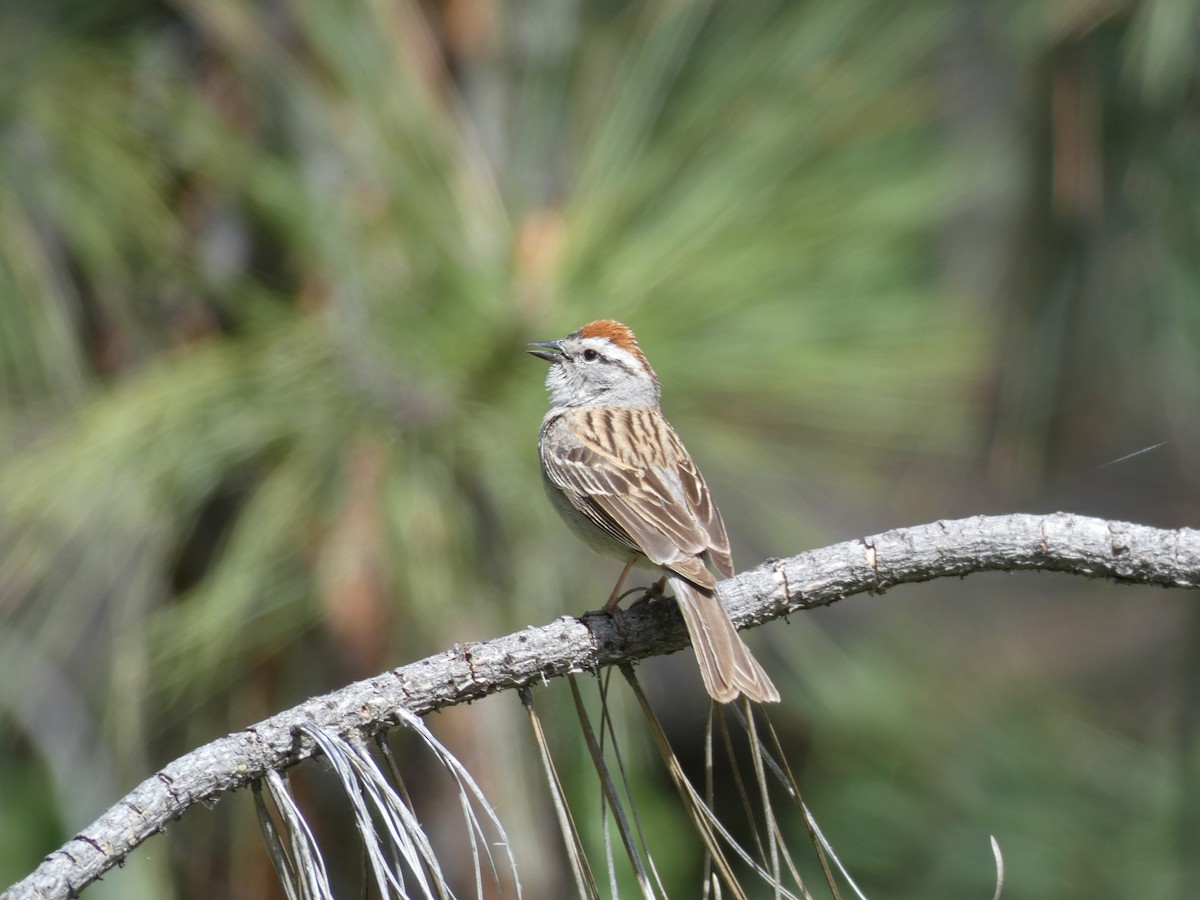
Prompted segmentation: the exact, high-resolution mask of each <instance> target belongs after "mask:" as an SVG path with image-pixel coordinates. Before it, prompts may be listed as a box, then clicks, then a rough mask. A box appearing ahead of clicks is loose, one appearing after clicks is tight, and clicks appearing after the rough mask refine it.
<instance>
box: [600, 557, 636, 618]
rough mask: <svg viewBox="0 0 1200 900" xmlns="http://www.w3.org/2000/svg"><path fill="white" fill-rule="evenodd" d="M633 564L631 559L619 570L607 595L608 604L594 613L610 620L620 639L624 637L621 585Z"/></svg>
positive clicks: (633, 560) (633, 561) (634, 560)
mask: <svg viewBox="0 0 1200 900" xmlns="http://www.w3.org/2000/svg"><path fill="white" fill-rule="evenodd" d="M635 562H637V560H636V559H631V560H630V561H629V562H627V563H625V568H623V569H622V570H621V577H620V578H618V579H617V583H616V584H615V585H614V586H613V589H612V593H611V594H609V595H608V602H607V603H605V604H604V608H603V609H600V610H597V611H596V613H597V614H599V613H603V614H604V615H606V616H608V617H609V618H610V619H612V620H613V623H614V624H615V625H616V626H617V631H619V632H621V635H622V637H623V636H624V635H625V620H624V618H622V616H621V585H623V584H624V583H625V576H626V575H628V574H629V570H630V569H632V568H633V564H634V563H635ZM588 615H592V613H588Z"/></svg>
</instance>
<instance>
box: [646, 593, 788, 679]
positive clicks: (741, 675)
mask: <svg viewBox="0 0 1200 900" xmlns="http://www.w3.org/2000/svg"><path fill="white" fill-rule="evenodd" d="M668 577H669V580H670V582H671V588H672V590H673V591H674V592H675V600H676V602H677V603H678V604H679V610H680V612H682V613H683V621H684V623H685V624H686V625H687V630H688V635H689V636H690V637H691V639H692V646H693V647H694V648H695V650H696V660H697V661H698V662H699V663H700V676H701V677H702V678H703V679H704V687H705V688H706V689H707V690H708V693H709V696H711V697H712V698H713V699H714V700H716V701H717V702H718V703H730V702H732V701H733V700H736V699H737V697H738V695H739V694H740V695H743V696H745V697H747V698H748V699H750V700H754V701H756V702H758V703H775V702H778V700H779V691H777V690H776V689H775V685H774V684H772V683H771V679H770V678H768V677H767V673H766V672H764V671H763V667H762V666H760V665H759V664H758V660H756V659H755V658H754V656H753V654H751V652H750V648H749V647H747V646H746V643H745V641H743V640H742V638H741V635H739V634H738V633H737V629H736V628H734V626H733V621H732V620H731V619H730V618H729V613H728V612H726V611H725V607H724V606H722V605H721V600H720V598H719V597H717V595H716V593H714V592H712V591H708V590H705V589H704V588H701V587H697V586H696V585H694V584H692V583H691V582H690V581H686V580H684V579H683V578H680V577H678V576H676V575H671V576H668Z"/></svg>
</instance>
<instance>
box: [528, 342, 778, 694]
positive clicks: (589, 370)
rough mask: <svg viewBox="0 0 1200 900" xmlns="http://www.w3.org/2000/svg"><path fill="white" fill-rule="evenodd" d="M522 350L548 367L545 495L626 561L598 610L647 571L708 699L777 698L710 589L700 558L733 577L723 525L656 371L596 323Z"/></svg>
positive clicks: (633, 346) (541, 441) (542, 451)
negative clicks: (687, 642) (664, 588)
mask: <svg viewBox="0 0 1200 900" xmlns="http://www.w3.org/2000/svg"><path fill="white" fill-rule="evenodd" d="M529 346H530V347H532V348H536V349H531V350H529V351H528V352H529V353H530V354H532V355H533V356H536V357H539V358H540V359H543V360H545V361H546V362H548V363H549V364H550V369H549V371H548V372H547V375H546V389H547V391H548V392H549V394H550V411H549V412H548V413H547V414H546V417H545V418H544V419H543V420H542V425H541V429H540V431H539V432H538V455H539V457H540V459H541V469H542V481H543V484H544V486H545V488H546V494H547V496H548V497H549V498H550V502H551V504H553V506H554V508H555V509H556V510H557V511H558V513H559V515H561V516H562V518H563V519H564V520H565V521H566V523H567V525H569V526H570V527H571V529H572V530H573V531H574V532H575V534H576V535H577V536H578V537H579V538H580V539H582V540H583V542H584V543H585V544H587V545H588V546H589V547H591V548H592V549H593V550H595V551H596V552H597V553H600V554H602V555H605V556H610V557H614V558H616V559H618V560H621V561H623V562H624V563H625V567H624V569H622V571H621V575H620V577H619V578H618V579H617V583H616V586H615V587H614V588H613V590H612V594H611V595H610V596H609V599H608V603H607V604H606V606H605V608H604V611H605V612H608V613H609V614H614V612H615V611H616V610H618V609H619V606H618V603H619V602H620V599H621V593H620V592H621V586H622V585H623V584H624V583H625V578H626V576H627V575H628V574H629V571H630V569H631V568H632V567H634V566H635V565H637V566H641V567H646V568H651V569H655V570H657V571H658V572H660V573H661V574H662V575H663V577H664V578H665V580H666V581H667V582H668V583H669V584H670V586H671V590H672V593H673V594H674V595H675V600H676V604H677V605H678V607H679V610H680V612H681V613H682V615H683V620H684V623H685V624H686V625H687V630H688V635H689V636H690V638H691V642H692V646H693V648H694V649H695V651H696V659H697V661H698V662H699V664H700V675H701V677H702V679H703V680H704V687H705V689H706V690H707V691H708V694H709V696H711V697H712V698H713V699H714V700H715V701H717V702H718V703H730V702H732V701H734V700H736V699H737V698H738V697H739V696H743V697H746V698H747V699H749V700H752V701H755V702H759V703H766V702H776V701H778V700H779V691H778V690H776V688H775V685H774V684H772V683H771V679H770V678H769V677H768V676H767V673H766V672H765V671H764V670H763V668H762V666H761V665H760V664H759V663H758V660H756V659H755V658H754V656H753V654H752V653H751V652H750V648H749V647H747V646H746V644H745V642H744V641H743V640H742V638H741V636H740V635H739V634H738V632H737V629H736V628H735V627H734V624H733V621H732V620H731V619H730V618H729V613H728V612H727V611H726V610H725V607H724V606H723V605H722V603H721V600H720V598H719V597H718V596H717V590H716V588H717V581H716V578H715V577H714V575H713V572H712V571H711V570H710V569H709V567H708V565H706V564H711V566H712V567H714V568H715V569H716V570H717V572H719V573H720V574H721V575H722V576H723V577H726V578H729V577H731V576H732V575H733V559H732V557H731V555H730V549H729V538H728V536H727V535H726V532H725V524H724V522H723V521H722V519H721V513H720V511H719V510H718V509H717V506H716V504H715V503H714V502H713V500H712V497H711V496H710V495H709V492H708V486H707V485H706V484H705V483H704V478H703V477H702V476H701V475H700V470H699V469H698V468H697V467H696V463H695V462H694V461H693V460H692V457H691V455H690V454H689V453H688V452H687V450H686V449H685V448H684V446H683V442H682V441H680V439H679V436H678V435H677V434H676V433H675V429H674V428H672V427H671V424H670V423H669V422H668V421H667V420H666V418H665V417H664V416H663V414H662V410H661V409H660V400H661V395H662V391H661V387H660V385H659V381H658V376H657V375H656V374H655V373H654V369H653V368H651V366H650V362H649V360H647V359H646V355H645V354H644V353H643V352H642V350H641V347H639V346H638V342H637V338H636V337H635V336H634V334H633V332H632V331H631V330H630V329H629V327H628V326H626V325H623V324H621V323H620V322H617V321H614V320H612V319H601V320H599V321H595V322H591V323H589V324H587V325H584V326H583V327H582V328H580V329H579V330H578V331H575V332H573V333H571V334H569V335H567V336H566V337H565V338H562V339H560V340H554V341H531V342H530V344H529ZM661 584H662V579H660V580H659V583H658V584H657V585H656V586H655V587H656V588H661ZM651 591H654V588H652V589H651Z"/></svg>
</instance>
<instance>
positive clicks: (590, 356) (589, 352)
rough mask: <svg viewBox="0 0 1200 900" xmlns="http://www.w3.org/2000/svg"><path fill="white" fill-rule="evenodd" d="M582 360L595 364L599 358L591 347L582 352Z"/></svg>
mask: <svg viewBox="0 0 1200 900" xmlns="http://www.w3.org/2000/svg"><path fill="white" fill-rule="evenodd" d="M583 358H584V359H586V360H587V361H588V362H595V361H596V360H598V359H599V358H600V354H599V353H598V352H597V351H595V350H593V349H592V348H591V347H588V348H587V349H586V350H584V351H583Z"/></svg>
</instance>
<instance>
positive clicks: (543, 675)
mask: <svg viewBox="0 0 1200 900" xmlns="http://www.w3.org/2000/svg"><path fill="white" fill-rule="evenodd" d="M1020 569H1044V570H1048V571H1058V572H1069V573H1072V574H1075V575H1084V576H1089V577H1104V578H1108V579H1110V580H1113V581H1118V582H1122V583H1126V584H1151V585H1159V586H1162V587H1180V588H1194V587H1196V586H1197V585H1200V531H1196V530H1194V529H1190V528H1183V529H1179V530H1176V531H1164V530H1161V529H1156V528H1149V527H1146V526H1143V525H1131V524H1127V523H1124V522H1108V521H1104V520H1101V519H1092V518H1084V517H1081V516H1072V515H1069V514H1065V513H1057V514H1054V515H1049V516H1032V515H1012V516H995V517H976V518H971V519H961V520H958V521H952V522H935V523H933V524H931V525H922V526H918V527H915V528H902V529H897V530H894V531H888V532H885V533H884V534H879V535H875V536H873V537H868V538H862V539H860V540H854V541H847V542H845V543H841V544H835V545H833V546H831V547H826V548H823V549H820V550H811V551H809V552H807V553H801V554H800V555H798V556H793V557H791V558H789V559H783V560H773V561H768V562H766V563H764V564H763V565H761V566H759V567H758V568H756V569H753V570H751V571H748V572H743V573H742V574H741V575H738V576H736V577H734V578H731V579H729V580H728V581H724V582H722V583H721V585H720V593H721V599H722V600H723V601H724V602H725V605H726V606H727V607H728V608H729V610H730V613H731V615H732V616H733V618H734V621H736V622H738V623H739V624H740V625H743V626H749V625H757V624H760V623H762V622H765V621H768V620H770V619H776V618H779V617H781V616H785V615H787V614H789V613H792V612H795V611H797V610H801V609H808V608H811V607H814V606H825V605H828V604H830V603H833V602H835V601H837V600H840V599H842V598H843V597H847V596H850V595H851V594H857V593H862V592H864V591H866V592H871V593H878V592H881V591H884V590H886V589H887V588H889V587H892V586H893V585H897V584H905V583H909V582H917V581H929V580H932V579H934V578H941V577H945V576H963V575H968V574H970V573H972V572H980V571H989V570H1000V571H1013V570H1020ZM624 619H625V624H626V627H627V632H628V633H627V636H622V635H621V634H620V633H618V632H617V630H616V628H615V627H614V625H613V623H612V621H611V620H610V619H608V618H607V617H605V616H592V617H589V618H587V619H585V620H580V619H576V618H571V617H563V618H561V619H558V620H556V621H554V622H552V623H550V624H549V625H544V626H542V627H540V628H528V629H526V630H524V631H520V632H517V633H515V634H510V635H508V636H506V637H501V638H496V639H495V640H491V641H485V642H482V643H471V644H460V645H457V646H455V647H453V648H451V649H450V650H447V651H445V652H444V653H439V654H437V655H436V656H431V657H429V658H428V659H424V660H421V661H420V662H416V663H412V664H411V665H407V666H403V667H401V668H398V669H393V670H391V671H389V672H385V673H383V674H381V675H377V676H376V677H374V678H370V679H368V680H366V681H360V682H357V683H355V684H351V685H349V686H347V687H344V688H342V689H341V690H338V691H334V692H333V693H331V694H326V695H325V696H323V697H316V698H314V699H311V700H308V701H306V702H305V703H302V704H300V705H299V706H296V707H294V708H292V709H290V710H287V711H286V712H282V713H280V714H278V715H276V716H273V717H271V718H270V719H267V720H265V721H263V722H259V723H258V724H256V725H252V726H250V727H249V728H247V729H245V730H244V731H240V732H237V733H236V734H231V735H229V736H227V737H223V738H220V739H219V740H216V741H213V742H212V743H210V744H206V745H205V746H203V747H200V748H199V749H196V750H193V751H192V752H190V753H188V754H186V755H185V756H182V757H180V758H179V759H177V760H175V761H174V762H172V763H170V764H168V765H167V766H166V767H164V768H163V769H162V770H161V771H159V772H158V773H156V774H155V775H154V776H152V777H151V778H148V779H147V780H146V781H144V782H142V783H141V784H140V785H138V786H137V787H136V788H134V790H133V791H131V792H130V793H129V794H128V795H126V796H125V797H124V798H123V799H122V800H121V801H120V802H118V803H117V804H116V805H115V806H113V807H112V808H111V809H110V810H108V812H106V813H105V814H104V815H103V816H101V817H100V818H99V819H97V820H96V821H95V822H93V823H92V824H91V825H89V826H88V827H87V828H85V829H84V830H83V831H81V832H80V833H79V834H78V835H76V836H75V837H74V838H72V839H71V840H70V841H68V842H67V843H66V844H65V845H64V846H63V847H61V848H60V849H58V850H55V851H54V852H53V853H51V854H50V855H49V856H47V857H46V859H45V861H43V863H42V864H41V865H40V866H39V867H38V868H37V869H36V870H35V871H34V872H33V873H32V874H31V875H29V876H28V877H27V878H25V879H24V880H23V881H20V882H18V883H17V884H15V885H13V886H12V887H11V888H9V889H8V890H6V891H5V892H4V894H3V895H0V900H18V898H20V900H25V898H66V897H74V896H77V895H78V894H79V892H80V891H82V890H83V889H84V888H85V887H87V886H88V885H89V884H91V883H92V882H93V881H95V880H96V879H98V878H99V877H100V876H101V875H102V874H103V873H104V872H106V871H107V870H108V869H110V868H111V867H112V866H114V865H116V864H117V863H119V862H120V861H122V860H123V859H124V858H125V857H126V856H127V855H128V854H129V853H130V852H131V851H132V850H133V849H134V848H135V847H137V846H138V845H139V844H140V843H142V841H144V840H146V839H147V838H148V837H150V836H151V835H153V834H155V833H156V832H159V831H161V830H162V829H163V826H164V825H165V824H166V823H167V822H169V821H171V820H172V819H176V818H178V817H179V816H180V815H182V814H183V812H184V811H186V810H187V809H188V807H190V806H192V805H193V804H194V803H196V802H198V801H203V800H213V799H216V798H218V797H220V796H221V795H222V794H225V793H227V792H229V791H232V790H235V789H237V788H239V787H245V786H246V785H248V784H250V783H251V782H253V781H255V780H256V779H259V778H261V777H262V776H263V775H264V774H265V773H266V772H268V771H269V770H271V769H284V768H287V767H289V766H293V765H295V764H296V763H298V762H300V761H301V760H304V759H307V758H308V757H309V756H312V755H313V753H314V746H313V743H312V741H311V739H309V738H307V737H304V736H302V735H301V734H300V733H299V730H298V727H297V726H299V725H300V724H301V723H313V724H316V725H318V726H320V727H322V728H324V729H327V730H331V731H335V732H337V733H339V734H342V735H345V736H353V735H354V734H359V735H362V734H371V733H374V732H377V731H381V730H384V729H387V728H389V727H391V726H393V725H395V724H397V716H396V713H395V710H397V709H399V708H403V709H406V710H408V711H409V712H412V713H415V714H416V715H424V714H425V713H428V712H431V711H433V710H435V709H439V708H441V707H445V706H452V705H454V704H457V703H462V702H464V701H468V700H474V699H477V698H479V697H483V696H486V695H487V694H492V693H495V692H497V691H501V690H505V689H508V688H512V687H517V686H520V685H528V684H534V683H537V682H542V681H546V680H548V679H550V678H556V677H559V676H562V675H565V674H567V673H568V672H580V671H590V670H595V669H599V668H601V667H603V666H608V665H612V664H613V663H618V662H628V661H632V660H638V659H643V658H645V657H648V656H656V655H661V654H665V653H671V652H674V651H675V650H679V649H681V648H683V647H684V646H686V644H687V635H686V632H685V631H684V627H683V623H682V620H681V619H680V618H679V616H678V614H677V613H676V612H675V610H674V609H672V608H670V607H664V606H662V605H660V604H649V603H648V604H643V605H641V606H638V607H635V608H633V609H632V610H630V611H629V612H627V613H626V614H625V617H624Z"/></svg>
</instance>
